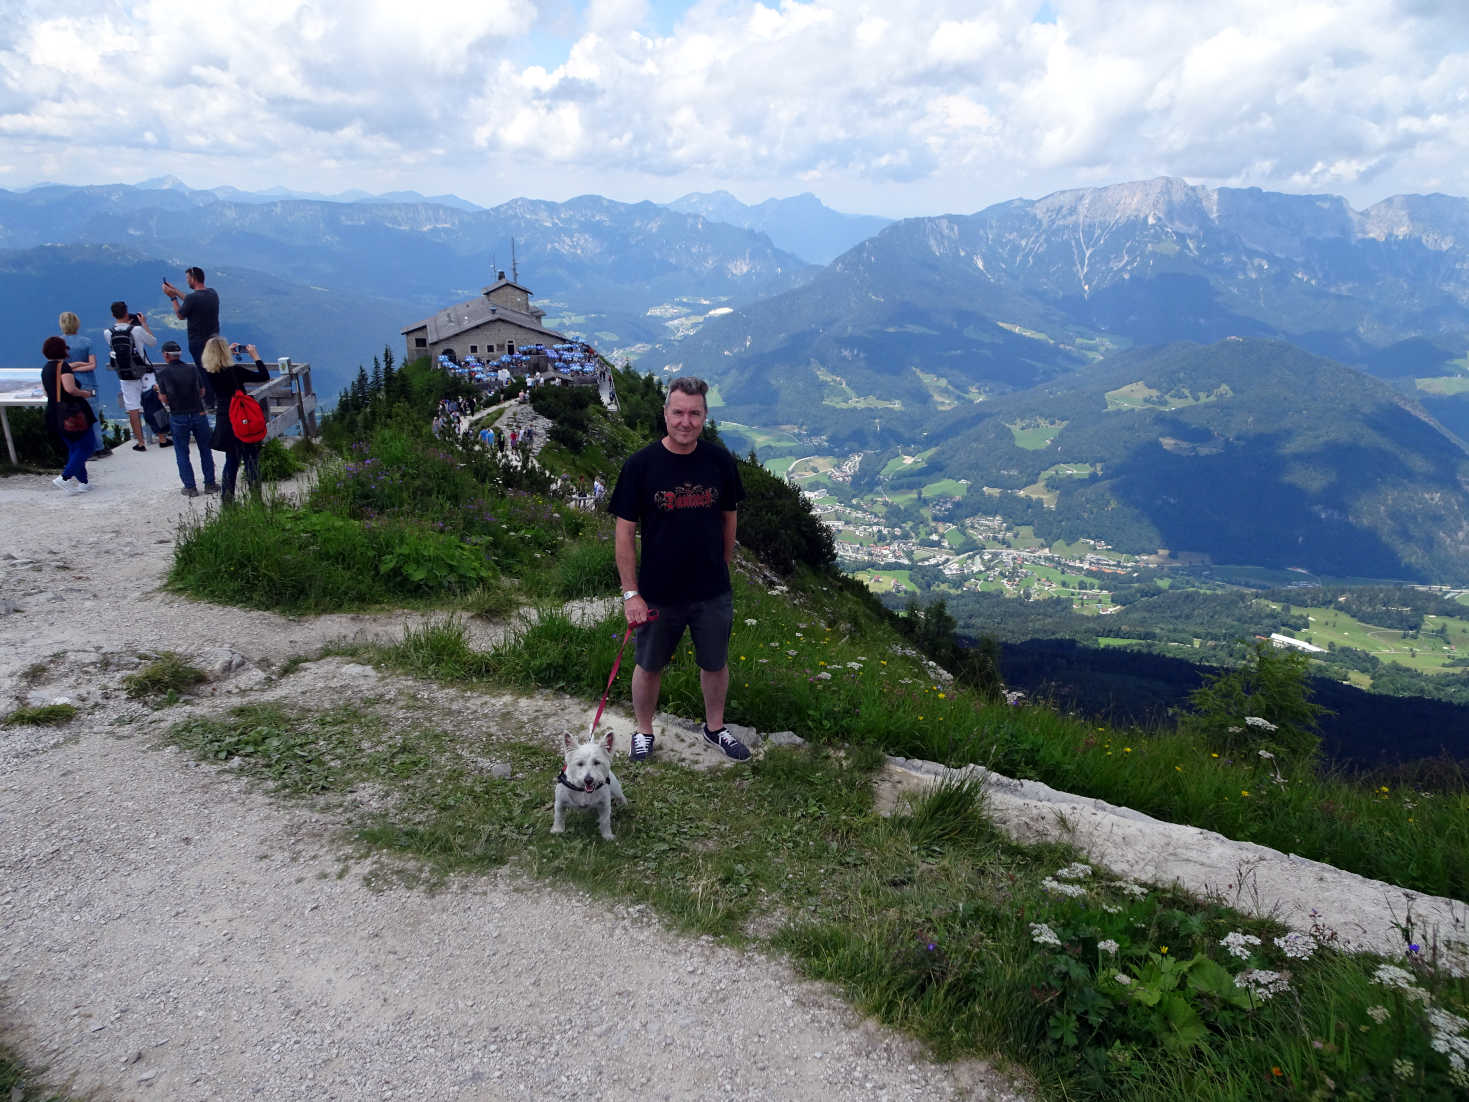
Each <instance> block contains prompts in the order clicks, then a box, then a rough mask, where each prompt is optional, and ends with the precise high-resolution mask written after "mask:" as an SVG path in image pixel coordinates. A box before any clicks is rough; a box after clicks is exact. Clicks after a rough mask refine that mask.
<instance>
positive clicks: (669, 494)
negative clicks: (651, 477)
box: [653, 482, 719, 513]
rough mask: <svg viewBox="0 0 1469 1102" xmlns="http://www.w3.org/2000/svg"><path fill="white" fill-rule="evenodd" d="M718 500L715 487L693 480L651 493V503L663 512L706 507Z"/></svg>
mask: <svg viewBox="0 0 1469 1102" xmlns="http://www.w3.org/2000/svg"><path fill="white" fill-rule="evenodd" d="M718 502H719V490H718V488H717V487H713V486H710V487H705V486H701V485H699V484H698V483H694V482H685V483H684V484H683V485H682V486H675V487H674V488H673V489H671V490H659V491H657V492H656V493H655V494H654V495H653V504H654V505H656V506H658V508H660V509H662V510H663V511H664V512H665V513H671V512H673V510H675V509H708V508H710V507H711V506H713V505H716V504H718Z"/></svg>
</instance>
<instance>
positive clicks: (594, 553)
mask: <svg viewBox="0 0 1469 1102" xmlns="http://www.w3.org/2000/svg"><path fill="white" fill-rule="evenodd" d="M617 583H618V578H617V562H616V555H615V552H614V549H613V546H612V541H611V540H608V539H600V540H596V541H592V542H586V541H582V542H578V543H573V544H569V545H567V546H566V547H565V548H564V549H563V550H562V551H561V553H560V554H559V555H558V556H557V558H556V571H555V577H554V585H555V592H556V595H557V596H558V597H565V598H574V597H598V596H601V595H603V594H606V593H611V592H613V591H615V590H616V589H617V587H618V584H617Z"/></svg>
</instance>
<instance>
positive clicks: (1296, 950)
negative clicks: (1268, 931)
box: [1273, 930, 1316, 960]
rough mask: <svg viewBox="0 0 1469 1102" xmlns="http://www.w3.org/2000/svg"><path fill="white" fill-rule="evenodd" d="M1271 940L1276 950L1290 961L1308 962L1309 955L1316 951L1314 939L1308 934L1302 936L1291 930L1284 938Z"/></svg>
mask: <svg viewBox="0 0 1469 1102" xmlns="http://www.w3.org/2000/svg"><path fill="white" fill-rule="evenodd" d="M1273 940H1274V942H1275V946H1276V948H1278V949H1279V950H1280V951H1281V952H1282V953H1284V954H1285V955H1286V956H1288V957H1290V959H1291V960H1310V959H1311V954H1312V953H1314V952H1315V951H1316V939H1315V938H1313V937H1312V936H1311V935H1310V934H1302V933H1298V932H1296V931H1294V930H1293V931H1291V932H1290V933H1288V934H1286V935H1285V936H1284V937H1278V938H1274V939H1273Z"/></svg>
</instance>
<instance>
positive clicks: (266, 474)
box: [260, 437, 306, 482]
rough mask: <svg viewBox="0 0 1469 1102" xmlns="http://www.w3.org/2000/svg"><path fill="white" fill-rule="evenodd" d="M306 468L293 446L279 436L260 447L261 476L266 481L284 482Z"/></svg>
mask: <svg viewBox="0 0 1469 1102" xmlns="http://www.w3.org/2000/svg"><path fill="white" fill-rule="evenodd" d="M305 469H306V464H304V463H302V462H301V461H300V459H298V458H297V457H296V452H295V449H294V448H291V447H290V446H289V445H287V444H286V442H285V441H284V440H282V439H280V438H279V437H273V438H271V439H270V440H267V441H266V442H265V446H264V447H262V448H261V449H260V477H261V479H262V480H263V481H266V482H282V481H284V480H285V479H288V478H291V477H293V476H294V475H297V474H299V473H300V472H302V471H304V470H305Z"/></svg>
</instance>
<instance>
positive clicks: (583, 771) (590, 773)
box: [551, 731, 627, 842]
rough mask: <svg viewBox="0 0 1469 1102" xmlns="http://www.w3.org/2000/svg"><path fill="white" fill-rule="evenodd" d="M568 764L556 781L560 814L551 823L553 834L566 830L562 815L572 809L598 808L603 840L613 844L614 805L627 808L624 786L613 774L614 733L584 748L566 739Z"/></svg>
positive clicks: (592, 741)
mask: <svg viewBox="0 0 1469 1102" xmlns="http://www.w3.org/2000/svg"><path fill="white" fill-rule="evenodd" d="M565 746H566V764H564V765H563V766H562V767H561V772H560V774H558V775H557V777H556V812H555V815H554V816H553V817H552V820H551V833H552V834H560V833H561V832H562V831H564V830H565V829H566V823H565V822H564V821H563V820H562V815H563V813H564V812H565V811H566V809H567V808H568V807H581V808H588V807H595V808H596V809H597V827H598V829H600V830H601V832H602V837H603V838H605V839H607V841H609V842H610V841H611V840H612V801H613V800H616V801H617V802H618V803H620V804H622V805H623V806H626V805H627V797H626V796H624V795H623V794H622V785H621V784H619V783H618V781H617V776H616V774H614V773H613V772H612V732H611V731H608V732H607V737H606V738H605V739H603V740H602V741H600V742H599V741H597V740H595V739H593V740H591V741H589V742H583V743H581V744H580V745H577V744H574V743H573V742H572V741H571V735H569V734H568V735H567V736H566V738H565Z"/></svg>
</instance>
